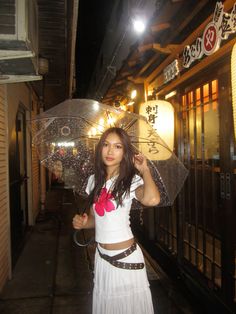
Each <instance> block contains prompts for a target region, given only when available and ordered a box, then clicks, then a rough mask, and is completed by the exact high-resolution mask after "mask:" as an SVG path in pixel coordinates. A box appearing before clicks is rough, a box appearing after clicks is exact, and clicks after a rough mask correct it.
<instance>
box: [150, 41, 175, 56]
mask: <svg viewBox="0 0 236 314" xmlns="http://www.w3.org/2000/svg"><path fill="white" fill-rule="evenodd" d="M178 47H179V45H174V44H170V45H166V46H165V47H162V46H161V45H160V44H157V43H155V44H153V49H155V50H157V51H159V52H161V53H164V54H171V53H173V52H174V51H175V50H176V49H177V48H178Z"/></svg>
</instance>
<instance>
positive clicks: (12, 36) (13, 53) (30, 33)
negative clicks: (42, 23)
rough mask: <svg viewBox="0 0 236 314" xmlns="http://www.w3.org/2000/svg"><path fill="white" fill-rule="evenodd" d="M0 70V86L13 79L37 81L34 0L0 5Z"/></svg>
mask: <svg viewBox="0 0 236 314" xmlns="http://www.w3.org/2000/svg"><path fill="white" fill-rule="evenodd" d="M0 68H1V73H0V83H3V81H4V82H5V81H6V80H5V79H4V78H7V77H8V79H9V78H11V77H12V78H13V77H14V78H16V77H17V76H20V77H21V79H20V80H21V81H22V79H23V78H24V77H27V76H29V77H32V79H29V80H36V79H41V76H39V75H38V7H37V1H36V0H14V1H1V2H0ZM1 76H2V77H1ZM23 80H25V79H23ZM16 81H18V80H17V79H16Z"/></svg>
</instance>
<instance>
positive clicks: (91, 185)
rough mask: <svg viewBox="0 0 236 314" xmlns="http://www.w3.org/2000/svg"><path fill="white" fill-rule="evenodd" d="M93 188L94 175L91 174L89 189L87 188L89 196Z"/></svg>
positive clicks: (88, 183)
mask: <svg viewBox="0 0 236 314" xmlns="http://www.w3.org/2000/svg"><path fill="white" fill-rule="evenodd" d="M93 188H94V174H91V175H90V176H89V178H88V182H87V187H86V192H87V194H89V193H90V192H91V191H92V189H93Z"/></svg>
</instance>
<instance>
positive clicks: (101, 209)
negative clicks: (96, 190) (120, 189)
mask: <svg viewBox="0 0 236 314" xmlns="http://www.w3.org/2000/svg"><path fill="white" fill-rule="evenodd" d="M111 199H113V200H114V197H113V195H112V194H111V193H109V191H107V189H106V188H102V190H101V193H100V196H99V198H98V200H97V201H96V203H95V211H96V213H97V214H98V215H99V216H104V214H105V211H106V212H111V211H112V210H114V209H115V206H114V204H113V203H112V202H111Z"/></svg>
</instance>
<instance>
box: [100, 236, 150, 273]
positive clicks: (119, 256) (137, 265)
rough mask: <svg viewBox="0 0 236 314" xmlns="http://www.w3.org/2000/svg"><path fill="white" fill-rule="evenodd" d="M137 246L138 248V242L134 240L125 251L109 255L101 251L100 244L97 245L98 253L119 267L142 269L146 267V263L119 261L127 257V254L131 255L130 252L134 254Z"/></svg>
mask: <svg viewBox="0 0 236 314" xmlns="http://www.w3.org/2000/svg"><path fill="white" fill-rule="evenodd" d="M136 248H137V244H136V242H134V243H133V244H132V245H131V246H130V247H129V248H128V249H127V250H125V251H123V252H121V253H119V254H117V255H114V256H109V255H106V254H103V253H101V252H100V250H99V248H98V246H97V250H98V253H99V255H100V256H101V258H103V259H104V260H106V261H107V262H108V263H110V264H111V265H113V266H115V267H118V268H122V269H142V268H143V267H144V263H125V262H119V260H120V259H122V258H125V257H126V256H129V255H130V254H132V253H133V252H134V251H135V250H136Z"/></svg>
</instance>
